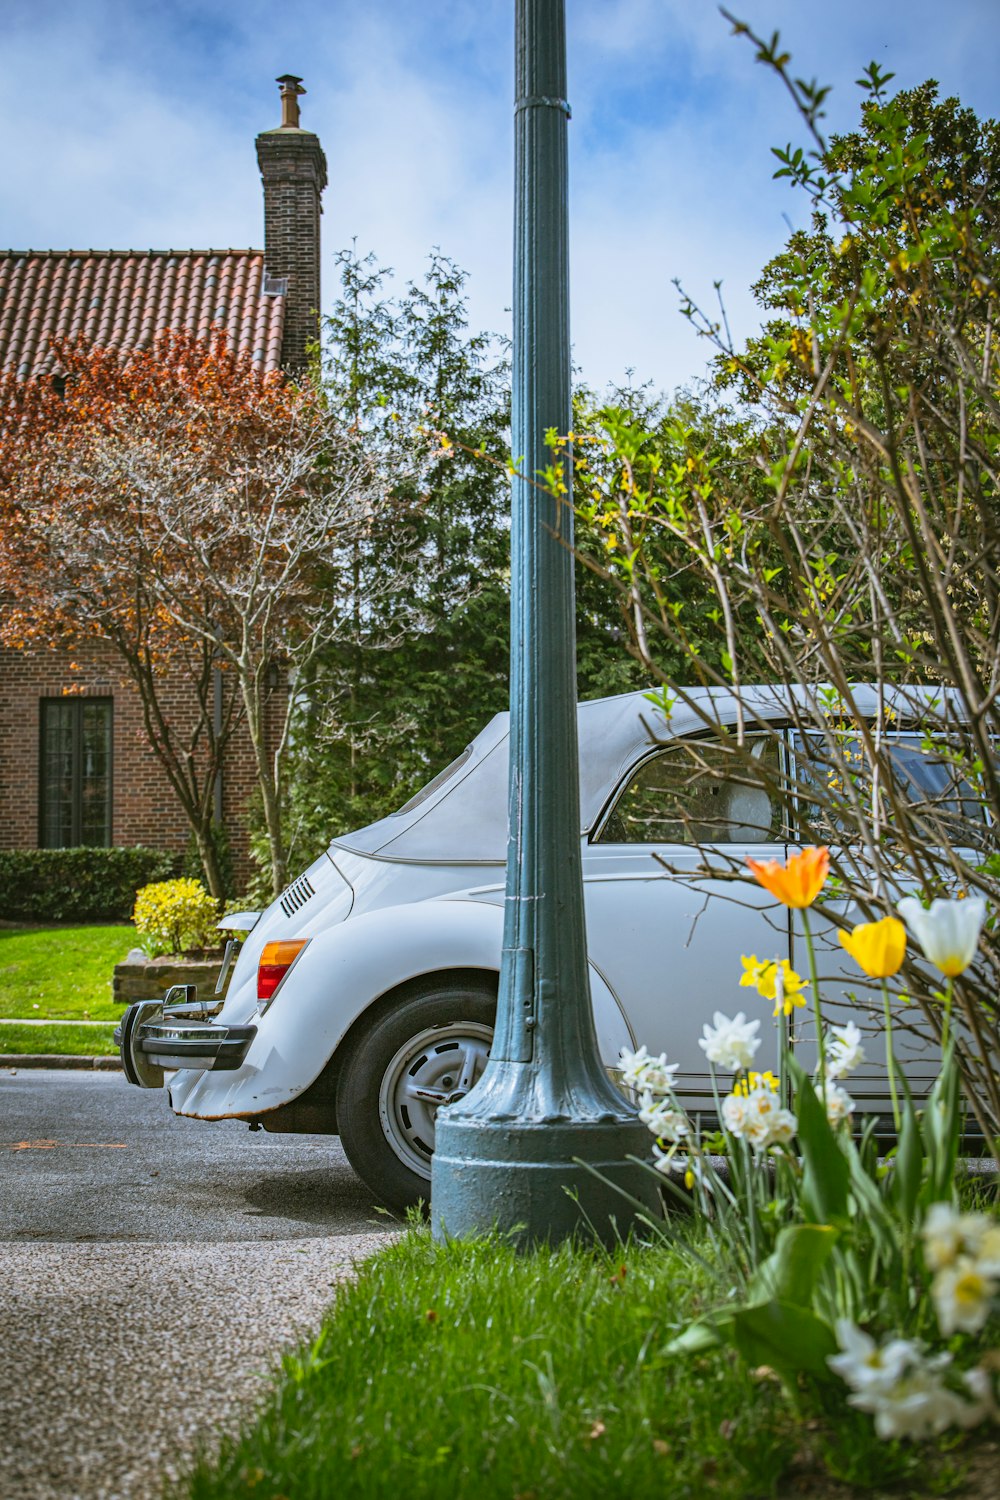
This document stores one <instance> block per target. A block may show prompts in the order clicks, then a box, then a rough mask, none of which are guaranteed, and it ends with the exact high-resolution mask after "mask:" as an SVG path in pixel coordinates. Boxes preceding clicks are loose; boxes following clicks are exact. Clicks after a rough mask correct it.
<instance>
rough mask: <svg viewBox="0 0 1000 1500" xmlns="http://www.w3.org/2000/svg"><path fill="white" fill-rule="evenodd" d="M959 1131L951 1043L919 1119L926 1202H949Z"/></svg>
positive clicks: (956, 1072)
mask: <svg viewBox="0 0 1000 1500" xmlns="http://www.w3.org/2000/svg"><path fill="white" fill-rule="evenodd" d="M960 1128H961V1108H960V1097H959V1088H958V1070H957V1068H956V1066H955V1051H954V1047H953V1045H952V1043H951V1042H949V1043H948V1046H947V1047H946V1048H945V1053H944V1057H943V1058H942V1060H941V1071H940V1073H939V1074H938V1076H937V1078H936V1079H935V1081H934V1087H933V1088H932V1089H931V1093H930V1098H929V1099H928V1101H927V1106H926V1108H925V1110H924V1116H923V1135H924V1146H925V1148H926V1151H927V1159H928V1165H929V1167H930V1174H929V1182H928V1191H929V1193H930V1197H929V1198H928V1200H927V1201H928V1202H930V1203H935V1202H946V1201H949V1200H950V1199H951V1195H952V1191H953V1188H954V1183H955V1162H956V1160H957V1158H958V1136H959V1130H960Z"/></svg>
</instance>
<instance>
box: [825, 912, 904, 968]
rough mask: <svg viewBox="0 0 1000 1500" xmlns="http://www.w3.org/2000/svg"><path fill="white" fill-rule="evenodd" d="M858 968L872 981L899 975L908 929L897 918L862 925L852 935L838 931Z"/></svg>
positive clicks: (885, 918)
mask: <svg viewBox="0 0 1000 1500" xmlns="http://www.w3.org/2000/svg"><path fill="white" fill-rule="evenodd" d="M837 936H838V937H839V938H840V942H841V946H842V947H844V948H846V949H847V951H848V953H849V954H850V955H851V957H852V958H853V959H854V962H855V963H856V964H857V965H858V967H859V968H861V969H864V971H865V973H866V974H868V975H869V976H870V977H871V978H872V979H888V978H890V976H891V975H893V974H896V973H898V972H899V968H900V965H901V964H902V962H903V957H904V955H905V953H906V928H905V927H904V926H903V924H902V922H900V921H898V920H897V918H896V917H883V918H882V920H881V922H860V923H859V924H858V926H857V927H855V928H854V929H853V930H852V931H851V932H838V934H837Z"/></svg>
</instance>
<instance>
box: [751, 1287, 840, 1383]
mask: <svg viewBox="0 0 1000 1500" xmlns="http://www.w3.org/2000/svg"><path fill="white" fill-rule="evenodd" d="M733 1341H734V1343H735V1345H736V1348H737V1349H738V1351H739V1353H740V1354H741V1355H742V1356H743V1358H744V1359H745V1360H746V1361H747V1363H748V1364H752V1365H771V1366H773V1368H774V1369H776V1370H777V1371H778V1372H779V1373H780V1374H783V1375H785V1376H788V1375H794V1374H796V1373H797V1372H798V1371H799V1370H805V1371H806V1372H807V1373H808V1374H810V1375H813V1376H816V1377H820V1378H822V1377H823V1376H829V1374H830V1370H829V1366H828V1365H827V1362H826V1361H827V1358H828V1356H829V1355H831V1354H836V1352H837V1340H836V1339H835V1338H834V1335H833V1329H832V1328H831V1327H830V1325H829V1323H825V1322H824V1321H823V1319H822V1318H818V1317H817V1316H816V1314H815V1313H814V1312H811V1311H810V1310H809V1308H807V1307H798V1306H796V1304H795V1303H794V1302H782V1301H779V1300H778V1299H777V1298H775V1299H774V1300H772V1301H771V1302H762V1303H761V1304H760V1305H759V1306H757V1307H744V1308H741V1309H740V1310H739V1311H738V1312H737V1313H736V1314H735V1315H734V1319H733Z"/></svg>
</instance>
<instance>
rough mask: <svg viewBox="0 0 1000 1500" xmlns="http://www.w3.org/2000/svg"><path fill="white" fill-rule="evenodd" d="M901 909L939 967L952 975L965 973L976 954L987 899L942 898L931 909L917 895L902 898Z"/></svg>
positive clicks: (928, 956)
mask: <svg viewBox="0 0 1000 1500" xmlns="http://www.w3.org/2000/svg"><path fill="white" fill-rule="evenodd" d="M898 910H899V915H900V916H901V917H902V918H903V921H904V922H905V923H906V925H907V927H908V928H909V929H910V931H911V932H912V933H913V936H914V937H915V938H916V940H917V942H918V943H919V944H920V946H921V948H922V949H923V950H924V954H925V955H926V957H927V958H928V959H930V961H931V963H932V964H933V965H934V967H935V968H936V969H940V971H941V973H942V974H944V975H945V976H946V978H948V979H954V977H955V975H956V974H962V973H964V971H965V970H966V969H967V968H968V967H969V965H970V964H971V962H972V960H973V958H974V957H975V954H976V945H977V944H978V942H979V934H980V933H981V932H982V930H983V923H984V922H985V921H986V902H985V901H983V900H981V899H980V898H979V897H978V896H968V897H965V898H964V899H962V900H958V901H945V900H942V899H940V898H939V899H938V900H937V901H932V902H931V906H930V910H929V911H928V910H926V909H925V908H924V907H923V906H922V905H921V904H920V902H919V901H918V900H917V898H916V896H907V897H905V899H904V900H902V901H900V903H899V907H898Z"/></svg>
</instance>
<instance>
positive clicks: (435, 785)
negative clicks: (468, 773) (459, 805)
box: [391, 745, 472, 818]
mask: <svg viewBox="0 0 1000 1500" xmlns="http://www.w3.org/2000/svg"><path fill="white" fill-rule="evenodd" d="M471 754H472V746H471V745H466V747H465V749H464V750H463V751H462V753H461V755H456V757H455V759H454V760H453V761H452V762H451V764H450V765H447V766H445V768H444V770H443V771H439V772H438V773H437V775H436V776H435V777H434V778H433V780H432V781H429V782H428V783H427V785H426V786H422V787H421V788H420V790H419V792H415V793H414V795H413V796H412V797H411V798H410V800H409V802H404V803H403V805H402V807H400V808H397V809H396V811H395V812H394V813H392V815H391V816H392V817H394V818H399V817H402V815H403V813H410V812H413V811H414V809H415V808H417V807H419V806H420V804H421V803H422V802H426V801H427V799H428V797H432V796H433V795H434V793H435V792H436V791H438V790H439V789H440V788H441V787H443V786H444V784H445V782H446V781H450V780H451V778H452V777H453V776H454V774H455V772H456V771H459V770H461V768H462V766H464V765H465V762H466V761H467V760H468V759H469V756H470V755H471Z"/></svg>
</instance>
